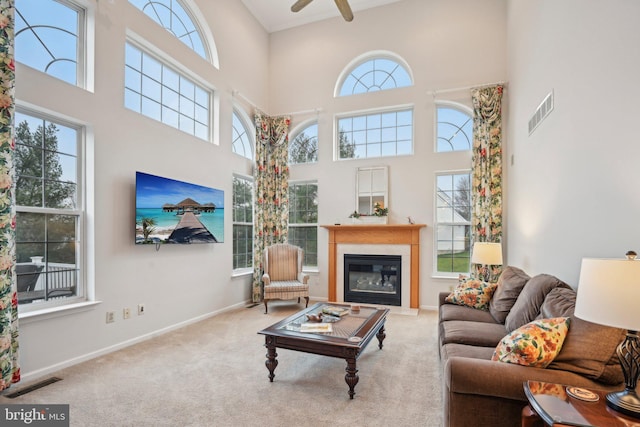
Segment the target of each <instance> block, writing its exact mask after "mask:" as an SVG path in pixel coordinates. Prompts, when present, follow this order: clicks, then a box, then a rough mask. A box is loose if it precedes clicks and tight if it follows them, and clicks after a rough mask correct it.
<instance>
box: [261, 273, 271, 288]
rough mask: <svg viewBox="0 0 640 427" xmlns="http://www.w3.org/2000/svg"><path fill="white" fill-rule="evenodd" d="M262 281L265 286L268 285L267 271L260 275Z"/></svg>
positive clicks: (269, 280)
mask: <svg viewBox="0 0 640 427" xmlns="http://www.w3.org/2000/svg"><path fill="white" fill-rule="evenodd" d="M262 283H264V285H265V286H269V285H270V284H271V277H269V274H268V273H264V274H263V275H262Z"/></svg>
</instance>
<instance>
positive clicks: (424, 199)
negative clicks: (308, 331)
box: [16, 0, 507, 380]
mask: <svg viewBox="0 0 640 427" xmlns="http://www.w3.org/2000/svg"><path fill="white" fill-rule="evenodd" d="M81 1H83V2H86V4H88V5H90V6H92V7H93V8H94V10H95V16H96V37H95V48H96V55H95V64H94V68H95V91H94V92H93V93H92V92H87V91H84V90H82V89H78V88H75V87H72V86H69V85H67V84H65V83H62V82H59V81H57V80H55V79H53V78H50V77H47V76H46V75H42V74H41V73H39V72H36V71H34V70H32V69H29V68H28V67H25V66H23V65H21V64H18V65H17V77H16V96H17V99H18V103H19V104H21V105H27V104H28V105H32V106H36V107H37V108H40V109H43V110H46V111H50V112H53V113H55V114H59V115H62V116H63V117H68V118H71V119H73V120H75V121H78V122H80V123H85V124H86V125H87V126H88V129H89V133H90V134H91V135H93V137H92V138H90V140H89V147H88V151H89V152H90V153H92V157H91V158H92V160H91V161H90V162H89V163H88V171H87V174H88V182H89V183H90V186H89V187H88V192H89V194H88V200H89V201H90V204H89V206H88V218H87V219H88V221H87V223H88V236H89V240H88V242H87V244H88V246H89V247H90V248H91V250H90V251H89V253H88V255H89V260H90V263H89V266H88V271H89V273H90V274H89V281H90V288H91V289H93V291H94V292H95V297H96V299H97V300H98V301H100V304H98V305H97V306H95V307H92V308H89V309H87V310H84V311H81V312H74V313H65V314H61V313H58V314H56V315H52V316H47V317H35V318H29V319H25V318H24V317H23V319H22V321H21V324H20V346H21V347H20V348H21V353H20V355H21V356H20V357H21V365H22V373H23V377H24V378H25V379H27V380H28V379H29V378H34V377H36V376H39V375H44V374H46V373H47V372H49V371H51V370H53V369H56V368H59V367H64V366H66V365H68V364H71V363H75V362H78V361H81V360H83V359H86V358H88V357H92V356H95V355H97V354H101V353H102V352H105V351H109V350H112V349H115V348H118V347H119V346H123V345H127V344H130V343H132V342H135V341H136V340H138V339H140V338H143V337H147V336H150V335H153V334H156V333H159V332H161V331H163V330H166V329H170V328H173V327H176V326H179V325H181V324H184V323H187V322H190V321H192V320H194V319H198V318H201V317H204V316H208V315H210V314H212V313H215V312H217V311H220V310H224V309H227V308H229V307H233V306H237V305H242V304H243V303H244V302H245V301H247V300H249V299H250V278H249V277H242V278H232V277H231V273H232V271H231V270H232V245H231V230H232V224H231V212H230V209H229V208H230V206H231V188H232V186H231V179H232V174H233V173H241V174H249V175H250V174H251V162H249V161H246V160H245V159H243V158H241V157H239V156H236V155H234V154H233V153H232V152H231V145H230V139H231V123H230V122H231V114H232V105H233V102H234V101H235V102H237V103H238V105H239V106H241V107H243V108H245V109H246V111H247V112H248V113H249V114H250V115H251V112H252V106H251V104H252V103H255V104H256V105H257V106H258V107H261V108H263V109H265V110H266V111H267V112H268V113H270V114H280V113H287V112H295V111H300V110H306V109H316V108H320V109H321V110H322V111H321V112H320V113H319V121H320V123H319V124H320V126H319V132H320V135H319V139H320V154H319V156H320V161H319V162H318V163H317V164H315V165H308V166H294V167H292V171H291V177H292V179H318V182H319V186H320V188H319V192H320V194H319V199H320V200H319V203H320V212H319V216H320V222H321V223H323V224H324V223H329V224H333V223H334V222H335V221H336V219H341V220H344V219H346V217H347V216H348V214H349V212H351V211H353V209H354V199H355V196H354V191H355V170H356V168H357V167H358V166H368V165H377V164H387V165H389V171H390V200H389V207H390V219H391V221H392V222H404V221H405V217H406V216H407V215H411V216H412V217H413V218H414V219H415V220H416V221H417V222H420V223H425V224H427V228H426V229H424V230H423V232H422V242H421V243H422V245H423V251H422V253H421V272H422V277H421V299H420V304H421V305H422V306H435V305H436V296H437V293H438V291H440V290H448V289H449V286H450V285H451V284H452V283H455V282H454V281H452V280H450V279H449V280H444V279H434V278H432V273H433V268H432V265H433V236H434V233H433V229H432V228H431V227H432V225H433V219H434V206H433V189H434V174H435V172H436V171H443V170H451V169H459V168H464V167H467V165H468V164H469V157H470V156H469V154H468V153H462V154H461V153H457V154H444V155H438V156H436V155H434V153H433V146H434V142H433V141H434V98H436V99H442V100H453V101H458V102H460V103H463V104H466V105H469V104H470V96H469V92H468V91H467V90H464V91H460V92H457V93H454V92H448V93H440V94H437V96H435V97H434V95H433V94H432V93H430V92H431V91H434V90H442V89H448V88H459V87H463V86H470V85H477V84H482V83H491V82H498V81H502V80H504V79H505V77H506V56H505V53H506V34H507V33H506V0H485V1H483V2H477V1H475V0H456V1H455V2H451V1H449V0H429V1H424V0H405V1H403V2H399V3H396V4H392V5H389V6H384V7H380V8H375V9H370V10H367V11H363V12H359V13H357V16H356V18H355V19H354V21H353V22H352V23H345V22H344V21H343V20H342V19H341V18H336V19H332V20H328V21H324V22H320V23H316V24H311V25H309V26H306V27H305V28H296V29H291V30H286V31H282V32H279V33H275V34H272V35H271V36H270V35H268V34H267V33H266V32H265V31H264V30H263V29H262V27H261V26H260V25H259V24H258V22H257V21H256V20H255V18H253V16H252V15H251V14H250V13H249V12H248V11H247V10H246V9H245V8H244V6H243V5H242V3H241V2H239V1H237V0H217V1H215V2H211V1H209V0H189V2H190V3H195V4H197V6H198V7H199V8H200V11H201V12H202V14H203V15H204V16H206V17H207V19H208V21H209V25H210V27H211V31H212V33H213V36H214V38H215V41H216V45H217V48H218V54H219V58H220V69H219V70H216V69H215V68H213V67H212V66H211V65H209V64H207V63H206V62H205V61H203V60H202V59H201V58H200V57H198V56H197V55H195V54H193V53H191V52H190V51H188V50H186V49H184V47H183V46H182V44H181V43H180V42H179V41H177V40H175V39H174V38H173V37H172V36H171V35H170V34H168V33H167V32H166V31H165V30H164V29H162V28H160V27H158V26H157V25H156V24H155V23H154V22H152V21H151V20H149V18H147V17H146V16H144V15H143V14H142V13H141V12H139V11H138V10H137V9H135V8H134V7H133V6H131V5H129V3H128V2H127V1H115V2H108V1H99V2H98V1H95V0H81ZM127 29H128V30H129V31H132V32H134V33H135V34H137V35H138V36H139V37H142V38H143V39H145V40H146V41H148V42H149V43H151V44H153V45H155V46H157V47H158V48H160V49H161V50H162V51H163V52H164V53H166V54H168V55H170V56H171V57H172V58H173V59H174V60H175V63H176V65H177V66H180V65H182V66H185V67H188V68H189V69H190V70H192V72H193V73H194V74H195V75H197V76H198V77H199V78H200V79H202V80H203V81H205V82H206V83H207V84H208V85H210V86H211V87H212V88H214V89H215V90H216V94H217V96H218V101H219V112H220V122H219V123H220V125H219V136H218V138H217V140H218V141H219V145H215V144H209V143H206V142H203V141H201V140H199V139H197V138H193V137H190V136H188V135H186V134H183V133H182V132H180V131H177V130H174V129H172V128H169V127H166V126H164V125H162V124H160V123H157V122H155V121H153V120H151V119H148V118H146V117H143V116H141V115H139V114H137V113H134V112H132V111H130V110H127V109H125V108H124V107H123V80H124V43H125V40H126V33H127ZM379 49H384V50H389V51H393V52H395V53H397V54H399V55H400V56H402V57H403V58H404V59H405V60H406V61H407V62H408V64H409V65H410V67H411V70H412V72H413V75H414V79H415V86H414V87H411V88H404V89H399V90H397V91H390V92H388V93H382V92H381V93H376V94H371V95H362V96H354V97H349V98H341V99H334V98H333V95H332V94H333V90H334V86H335V83H336V79H337V78H338V75H339V73H340V72H341V70H342V69H343V68H344V67H345V66H346V65H347V64H348V63H349V62H350V61H351V60H353V59H354V58H355V57H357V56H359V55H361V54H363V53H365V52H368V51H371V50H379ZM233 91H238V92H240V93H241V94H242V95H243V96H244V97H245V98H247V99H249V100H250V102H247V101H246V100H243V99H242V98H241V97H235V98H234V96H232V92H233ZM407 103H410V104H413V105H414V106H415V107H414V108H415V109H414V112H415V114H414V141H415V143H414V145H415V154H414V155H413V156H408V157H401V158H388V159H378V160H352V161H343V162H334V161H333V160H332V144H333V141H332V136H331V135H332V132H333V119H334V115H335V114H337V113H343V112H349V111H355V110H361V109H368V108H375V107H380V106H387V105H398V104H407ZM314 117H315V114H311V115H306V116H305V115H296V116H294V117H293V126H294V127H295V126H296V125H297V124H300V123H301V122H302V121H304V120H307V119H310V118H314ZM461 165H462V166H461ZM136 171H144V172H148V173H152V174H156V175H161V176H166V177H170V178H174V179H178V180H183V181H187V182H192V183H197V184H201V185H205V186H211V187H216V188H220V189H222V190H224V191H225V205H226V206H227V209H228V211H227V213H226V218H225V242H224V243H223V244H218V245H194V246H177V247H168V246H164V247H162V248H161V249H160V251H158V252H156V251H155V249H154V248H153V247H146V246H145V247H140V246H138V247H136V246H135V245H134V222H135V213H134V190H135V189H134V177H135V172H136ZM319 234H320V242H319V244H320V248H319V252H320V256H319V264H320V265H319V270H320V273H319V275H318V276H316V277H314V281H313V283H314V284H313V286H312V290H311V294H312V296H315V297H320V298H322V297H326V295H327V278H326V271H327V250H326V245H327V236H326V231H325V230H324V229H321V230H320V232H319ZM138 303H145V304H146V309H147V312H146V314H145V315H144V316H137V315H135V314H134V315H133V316H132V318H131V319H128V320H123V319H122V316H121V313H122V309H123V308H124V307H130V308H132V310H133V311H134V312H135V307H136V306H137V304H138ZM107 311H115V312H116V314H117V316H116V317H117V321H116V322H115V323H112V324H106V323H105V315H106V312H107Z"/></svg>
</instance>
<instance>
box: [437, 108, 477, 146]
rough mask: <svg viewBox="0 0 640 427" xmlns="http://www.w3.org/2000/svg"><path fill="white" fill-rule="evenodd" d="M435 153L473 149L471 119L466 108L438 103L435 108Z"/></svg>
mask: <svg viewBox="0 0 640 427" xmlns="http://www.w3.org/2000/svg"><path fill="white" fill-rule="evenodd" d="M436 121H437V123H438V125H437V135H436V152H438V153H444V152H448V151H465V150H471V148H472V147H473V117H472V116H471V110H470V109H469V108H466V107H462V106H458V105H454V104H449V103H438V104H437V106H436Z"/></svg>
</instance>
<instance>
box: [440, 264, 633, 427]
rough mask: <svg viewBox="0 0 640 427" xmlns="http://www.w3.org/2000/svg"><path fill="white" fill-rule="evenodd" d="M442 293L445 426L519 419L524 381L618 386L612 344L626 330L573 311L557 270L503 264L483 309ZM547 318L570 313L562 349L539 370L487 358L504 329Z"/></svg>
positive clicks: (502, 423)
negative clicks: (531, 274) (529, 270)
mask: <svg viewBox="0 0 640 427" xmlns="http://www.w3.org/2000/svg"><path fill="white" fill-rule="evenodd" d="M448 294H449V293H448V292H443V293H441V294H440V301H439V324H438V336H439V342H440V357H441V363H442V368H443V393H444V396H443V404H444V426H445V427H449V426H454V427H465V426H469V427H481V426H505V427H507V426H508V427H516V426H520V425H521V424H520V414H521V411H522V408H523V407H524V406H526V405H527V398H526V397H525V395H524V391H523V383H524V382H525V381H526V380H537V381H545V382H551V383H560V384H567V385H576V386H580V387H586V388H590V389H600V390H621V389H623V388H624V382H623V381H624V379H623V375H622V370H621V368H620V364H619V360H618V356H617V354H616V347H617V346H618V344H619V343H620V342H621V341H622V339H623V338H624V335H625V332H626V331H624V330H621V329H615V328H609V327H605V326H600V325H596V324H594V323H590V322H586V321H584V320H581V319H579V318H576V317H575V316H574V315H573V309H574V306H575V297H576V292H575V291H574V290H573V289H572V288H571V287H570V286H569V285H567V284H566V283H564V282H562V281H561V280H559V279H557V278H556V277H553V276H550V275H547V274H540V275H538V276H535V277H529V276H528V275H527V274H526V273H525V272H524V271H522V270H521V269H518V268H516V267H505V268H504V270H503V273H502V275H501V276H500V279H499V281H498V287H497V289H496V291H495V293H494V295H493V297H492V299H491V302H490V306H489V311H483V310H478V309H474V308H469V307H465V306H461V305H455V304H451V303H447V302H445V298H446V297H447V295H448ZM551 317H571V324H570V327H569V333H568V334H567V336H566V338H565V341H564V344H563V346H562V350H561V351H560V353H559V354H558V356H557V357H556V358H555V360H554V361H553V362H552V363H551V365H549V366H548V367H547V368H546V369H542V368H533V367H526V366H520V365H515V364H510V363H503V362H494V361H491V357H492V355H493V351H494V349H495V347H496V345H497V344H498V343H499V342H500V340H501V339H502V338H503V337H504V336H505V335H507V333H509V332H511V331H513V330H515V329H517V328H519V327H520V326H523V325H525V324H526V323H529V322H531V321H533V320H536V319H542V318H551Z"/></svg>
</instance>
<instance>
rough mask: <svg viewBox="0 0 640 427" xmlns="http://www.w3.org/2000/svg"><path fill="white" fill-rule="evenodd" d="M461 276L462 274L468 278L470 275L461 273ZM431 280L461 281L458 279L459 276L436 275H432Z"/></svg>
mask: <svg viewBox="0 0 640 427" xmlns="http://www.w3.org/2000/svg"><path fill="white" fill-rule="evenodd" d="M460 274H462V275H464V276H468V275H469V273H460ZM431 278H432V279H450V280H459V279H460V277H458V276H444V275H436V274H434V275H432V276H431Z"/></svg>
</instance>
